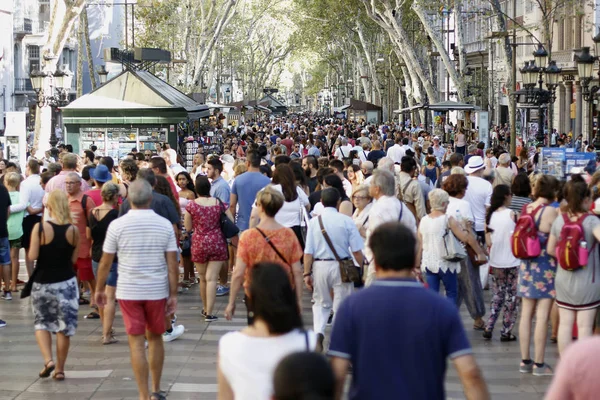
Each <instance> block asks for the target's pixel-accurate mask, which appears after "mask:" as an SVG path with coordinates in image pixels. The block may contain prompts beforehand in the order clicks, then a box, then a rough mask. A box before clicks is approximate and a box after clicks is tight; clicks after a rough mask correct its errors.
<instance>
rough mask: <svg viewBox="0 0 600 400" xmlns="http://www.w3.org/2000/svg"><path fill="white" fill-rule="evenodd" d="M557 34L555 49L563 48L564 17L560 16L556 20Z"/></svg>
mask: <svg viewBox="0 0 600 400" xmlns="http://www.w3.org/2000/svg"><path fill="white" fill-rule="evenodd" d="M556 34H557V36H558V49H557V50H564V49H565V19H564V18H562V19H561V20H560V21H558V29H557V32H556Z"/></svg>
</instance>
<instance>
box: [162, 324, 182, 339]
mask: <svg viewBox="0 0 600 400" xmlns="http://www.w3.org/2000/svg"><path fill="white" fill-rule="evenodd" d="M183 332H185V327H184V326H183V325H177V326H173V330H172V331H171V333H169V332H165V333H163V341H164V342H172V341H173V340H175V339H178V338H179V337H180V336H181V335H183Z"/></svg>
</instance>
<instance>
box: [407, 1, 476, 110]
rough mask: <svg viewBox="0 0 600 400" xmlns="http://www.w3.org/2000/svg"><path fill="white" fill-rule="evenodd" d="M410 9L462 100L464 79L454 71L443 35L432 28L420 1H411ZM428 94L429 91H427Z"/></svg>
mask: <svg viewBox="0 0 600 400" xmlns="http://www.w3.org/2000/svg"><path fill="white" fill-rule="evenodd" d="M420 1H422V0H420ZM412 9H413V11H414V12H415V14H416V15H417V16H418V17H419V20H420V21H421V24H422V25H423V27H424V29H425V32H427V35H428V36H429V38H430V39H431V41H432V43H433V44H434V45H435V47H436V49H437V51H438V53H440V58H441V59H442V63H443V64H444V67H446V71H447V72H448V75H449V76H450V80H451V81H452V82H453V83H454V86H456V91H457V92H458V99H459V100H460V101H464V99H465V92H466V85H465V82H464V80H463V79H461V78H460V77H459V74H458V73H457V72H456V67H455V65H454V61H453V60H451V59H450V55H449V54H448V51H449V49H446V48H445V47H444V37H443V35H440V32H438V31H436V30H434V29H433V24H432V21H430V19H429V18H428V15H427V14H426V12H425V10H424V9H423V6H422V5H421V3H420V2H419V1H414V2H413V4H412ZM455 21H456V16H455ZM448 90H450V89H449V88H448ZM428 95H429V93H428ZM430 98H431V97H430Z"/></svg>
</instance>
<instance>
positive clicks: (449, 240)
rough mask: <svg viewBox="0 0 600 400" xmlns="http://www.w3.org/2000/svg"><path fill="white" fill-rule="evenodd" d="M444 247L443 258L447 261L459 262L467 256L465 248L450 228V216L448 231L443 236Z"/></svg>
mask: <svg viewBox="0 0 600 400" xmlns="http://www.w3.org/2000/svg"><path fill="white" fill-rule="evenodd" d="M442 245H443V247H442V258H443V259H444V260H446V261H451V262H458V261H461V260H462V259H464V258H465V257H466V256H467V252H466V250H465V248H464V247H463V246H462V244H461V243H460V241H459V240H458V239H457V238H456V236H454V233H452V230H451V229H450V227H449V226H448V216H446V231H445V232H444V235H443V236H442Z"/></svg>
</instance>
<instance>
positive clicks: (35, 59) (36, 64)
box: [27, 46, 40, 73]
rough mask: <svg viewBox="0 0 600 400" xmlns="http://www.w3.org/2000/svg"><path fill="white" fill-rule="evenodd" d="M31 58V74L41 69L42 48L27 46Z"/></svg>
mask: <svg viewBox="0 0 600 400" xmlns="http://www.w3.org/2000/svg"><path fill="white" fill-rule="evenodd" d="M27 56H28V58H29V73H31V72H33V71H39V69H40V48H39V47H38V46H27Z"/></svg>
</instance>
